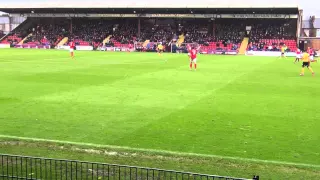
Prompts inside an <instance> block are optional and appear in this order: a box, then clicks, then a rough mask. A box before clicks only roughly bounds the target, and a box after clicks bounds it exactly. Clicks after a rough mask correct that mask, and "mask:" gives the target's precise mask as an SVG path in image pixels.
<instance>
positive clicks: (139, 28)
mask: <svg viewBox="0 0 320 180" xmlns="http://www.w3.org/2000/svg"><path fill="white" fill-rule="evenodd" d="M140 23H141V19H140V18H138V37H139V38H140V34H141V24H140Z"/></svg>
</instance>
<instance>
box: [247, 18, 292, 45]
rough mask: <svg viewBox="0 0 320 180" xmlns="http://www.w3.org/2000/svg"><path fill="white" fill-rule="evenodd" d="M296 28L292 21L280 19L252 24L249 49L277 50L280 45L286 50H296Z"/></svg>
mask: <svg viewBox="0 0 320 180" xmlns="http://www.w3.org/2000/svg"><path fill="white" fill-rule="evenodd" d="M295 32H296V29H295V27H294V26H293V24H292V23H286V22H282V21H278V22H277V21H275V22H264V23H259V24H254V25H252V29H251V33H250V43H249V45H248V49H249V50H257V51H279V50H280V48H281V46H282V45H284V44H285V45H286V46H287V47H288V51H295V50H296V40H295V39H296V38H295V36H296V35H295Z"/></svg>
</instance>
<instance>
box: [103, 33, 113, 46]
mask: <svg viewBox="0 0 320 180" xmlns="http://www.w3.org/2000/svg"><path fill="white" fill-rule="evenodd" d="M111 37H112V35H109V36H108V37H106V38H105V39H104V40H103V41H102V44H103V45H104V44H106V43H108V42H109V41H110V38H111Z"/></svg>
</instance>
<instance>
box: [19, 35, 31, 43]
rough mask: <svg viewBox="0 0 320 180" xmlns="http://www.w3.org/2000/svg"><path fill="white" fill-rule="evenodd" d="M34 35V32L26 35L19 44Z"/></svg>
mask: <svg viewBox="0 0 320 180" xmlns="http://www.w3.org/2000/svg"><path fill="white" fill-rule="evenodd" d="M31 36H32V33H30V34H29V35H28V36H26V37H25V38H23V39H22V40H21V41H20V42H19V43H18V44H19V45H22V44H23V43H24V41H25V40H27V39H28V38H29V37H31Z"/></svg>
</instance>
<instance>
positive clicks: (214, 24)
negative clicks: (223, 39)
mask: <svg viewBox="0 0 320 180" xmlns="http://www.w3.org/2000/svg"><path fill="white" fill-rule="evenodd" d="M212 36H213V37H215V36H216V22H215V20H212Z"/></svg>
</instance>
